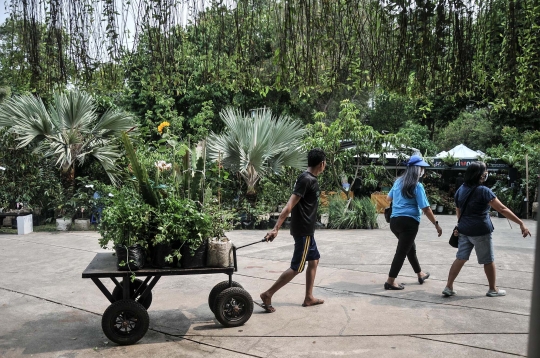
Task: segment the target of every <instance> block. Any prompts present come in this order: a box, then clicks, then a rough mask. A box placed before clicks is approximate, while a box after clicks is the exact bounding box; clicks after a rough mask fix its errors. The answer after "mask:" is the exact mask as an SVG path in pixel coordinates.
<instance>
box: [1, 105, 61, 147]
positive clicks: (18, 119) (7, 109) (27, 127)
mask: <svg viewBox="0 0 540 358" xmlns="http://www.w3.org/2000/svg"><path fill="white" fill-rule="evenodd" d="M0 127H8V128H11V131H12V132H13V133H15V134H17V140H18V141H19V147H24V146H27V145H28V144H30V143H31V142H33V141H39V140H42V139H44V138H46V137H47V136H49V135H54V134H55V133H56V132H57V129H56V127H55V125H54V123H53V122H52V120H51V117H50V116H49V114H48V113H47V109H46V108H45V105H44V104H43V102H42V101H41V99H39V98H37V97H34V96H31V95H24V96H15V97H12V98H9V99H7V100H6V101H4V102H3V103H2V105H1V106H0Z"/></svg>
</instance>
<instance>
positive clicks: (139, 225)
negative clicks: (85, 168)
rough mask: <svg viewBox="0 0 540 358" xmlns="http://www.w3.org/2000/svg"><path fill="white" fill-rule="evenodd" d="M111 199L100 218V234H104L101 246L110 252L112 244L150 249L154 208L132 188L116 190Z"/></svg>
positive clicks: (108, 200)
mask: <svg viewBox="0 0 540 358" xmlns="http://www.w3.org/2000/svg"><path fill="white" fill-rule="evenodd" d="M111 195H112V196H108V199H107V201H106V206H105V208H104V209H103V212H102V215H101V221H100V223H99V225H98V231H99V233H100V234H101V238H100V239H99V244H100V246H101V247H102V248H107V246H108V244H109V243H110V242H112V243H113V245H114V246H117V245H121V246H132V245H134V244H140V245H141V246H143V247H144V248H147V247H148V243H149V241H150V240H149V238H150V237H151V232H150V231H151V227H152V226H154V223H153V222H152V219H153V217H154V216H155V214H156V212H155V208H153V207H152V206H150V205H149V204H148V203H146V202H145V201H144V200H143V198H142V197H141V196H140V194H139V193H138V192H137V190H135V189H134V188H133V187H132V186H130V185H125V186H123V187H122V188H120V189H118V190H113V193H111Z"/></svg>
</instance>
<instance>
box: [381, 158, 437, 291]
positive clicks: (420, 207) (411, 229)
mask: <svg viewBox="0 0 540 358" xmlns="http://www.w3.org/2000/svg"><path fill="white" fill-rule="evenodd" d="M424 167H429V164H428V163H426V162H424V161H423V160H422V158H421V157H420V156H418V155H413V156H411V157H410V159H409V161H408V162H407V169H406V170H405V173H404V174H403V175H402V176H401V177H399V178H398V179H397V180H396V181H395V182H394V185H393V186H392V189H390V192H389V193H388V200H390V201H392V215H391V216H390V230H392V232H393V233H394V235H396V237H397V238H398V245H397V248H396V253H395V255H394V260H393V261H392V266H391V267H390V273H389V274H388V279H387V280H386V282H385V283H384V289H385V290H403V289H404V288H405V287H404V286H403V285H399V284H397V283H396V282H395V280H396V278H397V276H398V274H399V272H400V271H401V267H402V266H403V262H404V261H405V257H407V258H408V259H409V263H410V264H411V266H412V267H413V270H414V272H415V273H416V275H417V276H418V282H419V283H420V284H423V283H424V281H425V280H426V279H427V278H428V277H429V272H428V273H424V272H422V269H421V268H420V263H419V262H418V258H417V257H416V244H415V243H414V240H415V239H416V234H417V233H418V226H419V225H420V215H421V212H422V211H423V212H424V214H425V215H426V217H427V218H428V220H429V221H431V222H432V223H433V225H434V226H435V229H436V230H437V233H438V234H439V236H441V235H442V229H441V227H440V226H439V222H438V221H437V220H436V219H435V215H433V212H432V211H431V208H430V207H429V202H428V200H427V197H426V192H425V190H424V186H423V185H422V184H421V183H419V180H420V178H421V177H422V176H423V175H424Z"/></svg>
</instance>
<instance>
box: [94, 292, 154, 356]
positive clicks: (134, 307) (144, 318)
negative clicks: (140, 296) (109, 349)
mask: <svg viewBox="0 0 540 358" xmlns="http://www.w3.org/2000/svg"><path fill="white" fill-rule="evenodd" d="M124 312H129V313H131V315H133V316H134V318H135V319H136V323H135V326H134V328H133V329H132V331H131V332H126V333H121V332H119V331H118V329H117V328H116V327H115V325H116V319H117V317H118V316H119V315H120V314H122V313H124ZM149 325H150V317H149V316H148V312H147V311H146V309H145V308H144V307H143V305H141V304H140V303H138V302H135V301H133V300H120V301H116V302H115V303H113V304H112V305H110V306H109V307H107V309H106V310H105V313H103V317H102V318H101V329H103V333H105V335H106V336H107V338H109V340H111V341H113V342H114V343H116V344H119V345H121V346H126V345H130V344H134V343H136V342H137V341H139V340H140V339H141V338H142V337H144V335H145V334H146V332H147V331H148V327H149Z"/></svg>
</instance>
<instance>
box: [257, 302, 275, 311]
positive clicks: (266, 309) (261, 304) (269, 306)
mask: <svg viewBox="0 0 540 358" xmlns="http://www.w3.org/2000/svg"><path fill="white" fill-rule="evenodd" d="M253 303H255V304H256V305H257V306H259V307H261V308H262V309H263V310H265V311H266V313H274V312H276V309H275V308H274V306H272V305H271V304H270V305H267V304H264V303H259V302H255V301H253Z"/></svg>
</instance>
